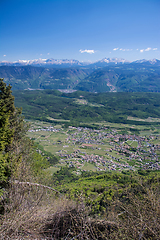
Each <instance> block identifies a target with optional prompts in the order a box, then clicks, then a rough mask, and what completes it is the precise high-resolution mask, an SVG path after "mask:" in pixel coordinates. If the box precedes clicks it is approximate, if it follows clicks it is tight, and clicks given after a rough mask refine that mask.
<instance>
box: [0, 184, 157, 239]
mask: <svg viewBox="0 0 160 240" xmlns="http://www.w3.org/2000/svg"><path fill="white" fill-rule="evenodd" d="M155 192H156V193H155ZM155 192H153V191H151V190H148V194H147V196H146V197H142V199H141V200H140V199H139V198H138V197H135V196H134V195H133V194H130V193H126V198H127V199H128V201H127V203H126V202H125V203H124V204H123V203H122V201H115V202H114V203H113V205H112V206H111V208H110V213H109V215H107V216H104V217H103V219H102V218H101V219H100V218H98V217H92V218H91V217H90V216H89V212H90V211H89V208H87V207H86V206H85V204H84V203H83V202H79V203H78V202H74V201H71V200H68V199H66V198H65V197H63V196H61V195H59V194H58V193H56V192H54V191H51V190H50V189H48V188H45V187H41V186H36V185H28V184H26V185H24V184H12V186H11V188H10V191H9V193H8V195H7V196H6V198H5V199H7V200H5V201H4V214H3V215H2V217H1V225H0V238H1V239H13V240H14V239H50V240H51V239H54V240H56V239H63V240H69V239H77V240H78V239H90V240H91V239H93V240H97V239H99V240H104V239H115V240H116V239H117V240H119V239H126V240H127V239H128V240H129V239H135V240H137V239H139V240H142V239H143V240H148V239H152V240H158V239H159V236H160V222H159V219H160V208H159V196H158V190H156V191H155ZM4 197H5V196H4Z"/></svg>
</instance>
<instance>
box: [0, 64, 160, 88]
mask: <svg viewBox="0 0 160 240" xmlns="http://www.w3.org/2000/svg"><path fill="white" fill-rule="evenodd" d="M156 63H157V62H156ZM157 64H158V63H157ZM157 64H154V65H153V64H151V63H149V62H142V63H141V62H133V63H128V64H127V63H124V64H122V63H121V64H117V65H116V64H114V65H113V64H112V65H110V66H107V67H97V66H96V65H95V66H94V67H93V66H87V67H83V68H57V69H56V68H43V67H33V66H17V67H16V66H1V67H0V77H1V78H4V81H5V82H6V83H7V84H9V83H10V84H11V86H12V89H13V90H16V89H68V90H70V89H71V90H72V89H74V90H81V91H87V92H160V67H159V66H158V65H157Z"/></svg>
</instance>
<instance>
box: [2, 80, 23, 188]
mask: <svg viewBox="0 0 160 240" xmlns="http://www.w3.org/2000/svg"><path fill="white" fill-rule="evenodd" d="M25 133H26V129H25V123H24V121H23V117H22V116H21V109H19V108H16V107H15V106H14V97H13V95H12V91H11V86H10V85H9V86H6V83H4V81H3V79H0V186H1V187H4V185H6V183H7V182H8V180H9V178H10V176H11V173H12V172H13V170H14V166H15V164H14V161H15V159H16V162H17V161H18V159H20V152H19V151H18V154H17V147H19V146H18V142H20V141H21V139H22V136H24V134H25ZM18 155H19V156H18Z"/></svg>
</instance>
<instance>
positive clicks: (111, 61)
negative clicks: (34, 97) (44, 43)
mask: <svg viewBox="0 0 160 240" xmlns="http://www.w3.org/2000/svg"><path fill="white" fill-rule="evenodd" d="M130 63H134V64H147V65H151V64H152V65H156V66H160V60H158V59H152V60H146V59H141V60H137V61H134V62H130V61H127V60H125V59H123V58H103V59H102V60H99V61H97V62H94V63H89V62H80V61H78V60H75V59H70V60H69V59H53V58H50V59H41V58H39V59H33V60H18V61H14V62H8V61H2V62H0V66H27V65H30V66H37V67H40V66H41V67H61V68H62V67H64V68H65V67H83V66H88V67H105V66H108V65H115V64H118V65H119V64H130Z"/></svg>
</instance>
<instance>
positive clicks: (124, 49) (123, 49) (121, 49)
mask: <svg viewBox="0 0 160 240" xmlns="http://www.w3.org/2000/svg"><path fill="white" fill-rule="evenodd" d="M119 50H120V51H123V52H125V51H127V52H129V51H132V50H133V49H128V48H127V49H126V48H120V49H119Z"/></svg>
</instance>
